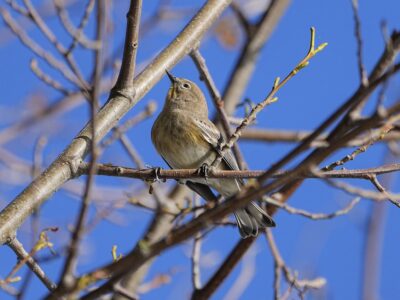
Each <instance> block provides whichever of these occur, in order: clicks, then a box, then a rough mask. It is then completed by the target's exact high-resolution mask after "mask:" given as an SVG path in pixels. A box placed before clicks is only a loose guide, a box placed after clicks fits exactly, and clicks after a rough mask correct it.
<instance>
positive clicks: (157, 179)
mask: <svg viewBox="0 0 400 300" xmlns="http://www.w3.org/2000/svg"><path fill="white" fill-rule="evenodd" d="M152 169H153V172H154V179H153V182H160V181H161V180H160V172H161V168H160V167H153V168H152Z"/></svg>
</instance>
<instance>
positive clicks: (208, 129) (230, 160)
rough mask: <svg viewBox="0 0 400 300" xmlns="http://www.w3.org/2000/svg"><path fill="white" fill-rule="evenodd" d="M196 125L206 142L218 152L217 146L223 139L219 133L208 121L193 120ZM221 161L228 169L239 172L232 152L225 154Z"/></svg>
mask: <svg viewBox="0 0 400 300" xmlns="http://www.w3.org/2000/svg"><path fill="white" fill-rule="evenodd" d="M195 122H196V125H197V126H198V127H199V128H200V129H201V131H202V134H203V137H204V138H205V139H206V141H207V142H208V143H209V144H210V145H211V146H212V147H213V148H214V149H215V151H217V152H218V153H219V152H220V150H219V146H220V145H221V144H222V143H223V142H224V138H223V137H222V135H221V132H220V131H219V130H218V128H217V127H216V126H215V125H214V123H212V122H211V121H210V120H199V119H195ZM222 159H223V161H224V163H225V164H226V166H227V168H228V169H231V170H239V166H238V164H237V162H236V159H235V156H234V155H233V153H232V151H230V150H229V151H227V152H225V154H224V156H223V158H222Z"/></svg>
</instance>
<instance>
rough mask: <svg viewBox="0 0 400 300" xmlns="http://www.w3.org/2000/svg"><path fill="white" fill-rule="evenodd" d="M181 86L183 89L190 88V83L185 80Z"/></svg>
mask: <svg viewBox="0 0 400 300" xmlns="http://www.w3.org/2000/svg"><path fill="white" fill-rule="evenodd" d="M182 86H183V88H185V89H190V84H189V83H187V82H185V83H184V84H182Z"/></svg>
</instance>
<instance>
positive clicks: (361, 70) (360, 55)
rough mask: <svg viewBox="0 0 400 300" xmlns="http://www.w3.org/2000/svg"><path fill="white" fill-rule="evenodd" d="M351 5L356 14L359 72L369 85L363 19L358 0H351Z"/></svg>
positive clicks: (365, 84)
mask: <svg viewBox="0 0 400 300" xmlns="http://www.w3.org/2000/svg"><path fill="white" fill-rule="evenodd" d="M351 6H352V8H353V16H354V34H355V36H356V40H357V63H358V72H359V75H360V81H361V84H362V85H363V86H367V85H368V75H367V71H366V70H365V66H364V63H363V49H362V47H363V40H362V35H361V20H360V15H359V12H358V0H351Z"/></svg>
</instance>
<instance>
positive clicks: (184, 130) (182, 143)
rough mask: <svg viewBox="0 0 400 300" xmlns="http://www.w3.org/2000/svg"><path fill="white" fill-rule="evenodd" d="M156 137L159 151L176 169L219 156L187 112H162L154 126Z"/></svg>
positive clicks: (153, 137)
mask: <svg viewBox="0 0 400 300" xmlns="http://www.w3.org/2000/svg"><path fill="white" fill-rule="evenodd" d="M152 140H153V144H154V146H155V147H156V149H157V151H158V152H159V154H160V155H161V156H162V157H163V158H164V159H165V160H166V161H167V163H168V164H169V165H170V166H171V167H172V168H174V169H188V168H199V167H200V166H201V165H202V164H203V163H211V162H212V161H213V160H214V158H215V153H214V150H213V149H212V148H211V146H210V145H209V144H208V142H207V141H206V140H205V139H204V137H203V135H202V132H201V130H200V129H199V128H198V127H196V125H195V123H194V122H193V121H192V120H191V119H190V116H189V115H185V114H184V113H171V112H170V113H168V114H165V113H161V114H160V116H159V117H158V118H157V120H156V122H155V123H154V126H153V128H152Z"/></svg>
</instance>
